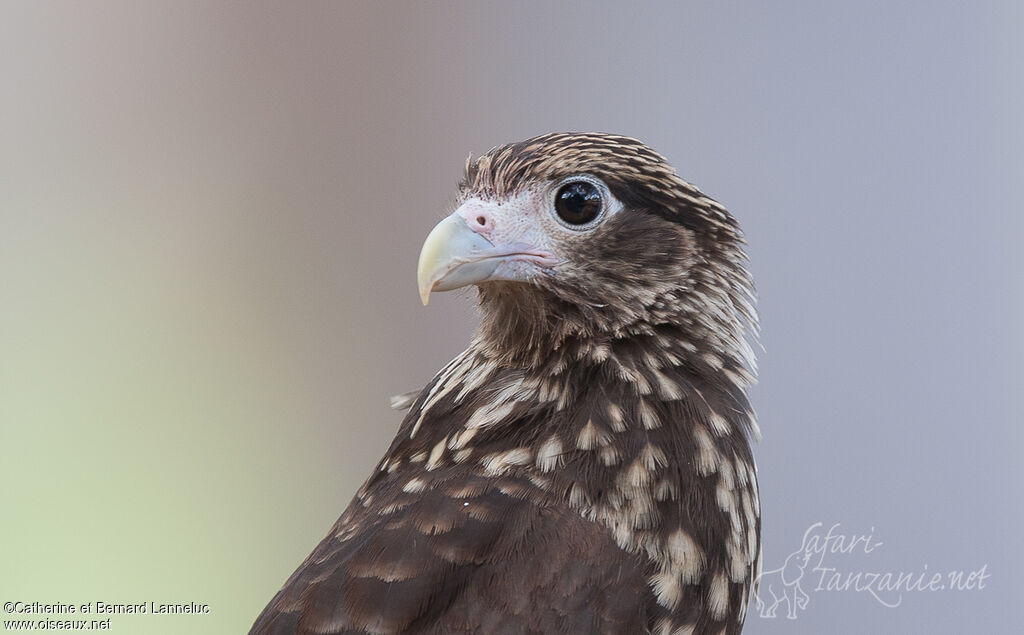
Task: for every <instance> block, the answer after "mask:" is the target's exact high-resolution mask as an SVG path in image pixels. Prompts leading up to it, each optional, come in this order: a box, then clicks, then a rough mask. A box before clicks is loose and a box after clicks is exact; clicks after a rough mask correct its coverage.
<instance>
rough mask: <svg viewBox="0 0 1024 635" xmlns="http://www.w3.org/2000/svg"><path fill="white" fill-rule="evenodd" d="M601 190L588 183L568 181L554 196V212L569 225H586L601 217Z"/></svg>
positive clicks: (602, 203) (602, 202)
mask: <svg viewBox="0 0 1024 635" xmlns="http://www.w3.org/2000/svg"><path fill="white" fill-rule="evenodd" d="M603 205H604V201H602V200H601V190H599V189H598V188H597V186H596V185H594V184H593V183H591V182H589V181H570V182H569V183H566V184H565V185H563V186H562V187H560V188H558V193H557V194H555V212H557V213H558V217H559V218H561V219H562V220H563V221H565V222H566V223H568V224H569V225H586V224H587V223H589V222H591V221H592V220H594V219H595V218H597V217H598V216H600V215H601V207H602V206H603Z"/></svg>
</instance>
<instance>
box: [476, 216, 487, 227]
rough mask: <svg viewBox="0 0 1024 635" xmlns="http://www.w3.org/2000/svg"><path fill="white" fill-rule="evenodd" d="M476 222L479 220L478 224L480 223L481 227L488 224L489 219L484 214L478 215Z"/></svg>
mask: <svg viewBox="0 0 1024 635" xmlns="http://www.w3.org/2000/svg"><path fill="white" fill-rule="evenodd" d="M476 222H477V224H478V225H480V226H481V227H484V226H485V225H487V219H486V218H484V217H483V216H477V217H476Z"/></svg>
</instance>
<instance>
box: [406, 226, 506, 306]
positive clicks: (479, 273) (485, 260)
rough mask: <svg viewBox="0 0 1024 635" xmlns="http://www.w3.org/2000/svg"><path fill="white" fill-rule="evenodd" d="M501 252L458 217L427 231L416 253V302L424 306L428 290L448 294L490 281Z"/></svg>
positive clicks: (498, 262) (427, 297) (502, 254)
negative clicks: (417, 286) (417, 285)
mask: <svg viewBox="0 0 1024 635" xmlns="http://www.w3.org/2000/svg"><path fill="white" fill-rule="evenodd" d="M504 255H505V254H504V253H501V252H499V251H498V250H497V249H495V247H494V245H493V244H492V243H491V241H489V240H487V239H486V238H484V237H483V236H482V235H480V234H478V233H477V232H475V231H473V230H472V229H470V228H469V225H467V224H466V221H465V220H463V219H462V217H461V216H459V215H458V214H452V215H451V216H449V217H448V218H446V219H444V220H443V221H441V222H440V223H438V224H437V225H436V226H435V227H434V229H432V230H430V233H429V234H428V235H427V239H426V240H425V241H424V242H423V249H421V250H420V262H419V266H418V268H417V271H416V280H417V282H418V283H419V288H420V299H421V300H423V304H424V305H425V304H426V303H427V301H428V300H429V299H430V293H431V292H432V291H450V290H452V289H458V288H459V287H464V286H466V285H470V284H476V283H478V282H484V281H486V280H488V279H490V277H491V275H492V274H493V273H494V270H495V269H497V268H498V265H499V264H500V263H501V260H502V256H504Z"/></svg>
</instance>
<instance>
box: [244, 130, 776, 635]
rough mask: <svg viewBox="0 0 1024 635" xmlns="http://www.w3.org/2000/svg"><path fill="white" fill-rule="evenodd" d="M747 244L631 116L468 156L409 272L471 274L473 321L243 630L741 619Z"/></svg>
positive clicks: (499, 629)
mask: <svg viewBox="0 0 1024 635" xmlns="http://www.w3.org/2000/svg"><path fill="white" fill-rule="evenodd" d="M435 234H436V236H437V237H435ZM439 245H440V246H439ZM742 247H743V240H742V235H741V233H740V230H739V227H738V225H737V223H736V221H735V220H734V219H733V217H732V216H731V215H730V214H729V213H728V212H727V211H726V210H725V209H724V208H723V207H722V206H721V205H719V204H718V203H716V202H715V201H713V200H711V199H710V198H708V197H706V196H705V195H704V194H702V193H701V192H700V191H699V190H697V189H696V188H695V187H694V186H692V185H690V184H689V183H686V182H685V181H683V180H682V179H680V178H679V177H678V176H677V175H676V174H675V171H674V170H673V169H672V168H671V167H670V166H669V165H668V164H667V163H666V161H665V159H664V158H662V157H661V156H660V155H658V154H657V153H655V152H654V151H652V150H651V149H650V148H648V147H647V146H645V145H643V144H642V143H640V142H638V141H636V140H634V139H630V138H627V137H621V136H615V135H607V134H570V133H565V134H550V135H545V136H541V137H537V138H534V139H530V140H527V141H524V142H521V143H515V144H510V145H506V146H502V147H499V148H495V149H493V150H491V151H490V152H489V153H487V154H486V155H484V156H482V157H480V158H479V159H476V160H472V159H471V160H470V161H469V162H468V163H467V167H466V174H465V178H464V179H463V182H462V184H461V186H460V196H459V209H458V210H457V211H456V213H455V214H453V215H452V217H449V219H446V221H445V222H443V223H442V224H439V226H438V228H436V229H435V231H434V232H432V233H431V237H429V238H428V240H427V244H426V245H425V246H424V254H423V255H422V256H421V262H420V285H421V290H422V292H423V293H424V298H426V295H427V294H429V292H430V291H431V290H445V289H449V288H455V287H458V286H464V285H465V284H476V285H477V286H478V288H479V300H480V312H481V316H482V320H481V325H480V328H479V330H478V331H477V333H476V335H475V336H474V338H473V340H472V342H471V344H470V346H469V348H467V350H466V351H465V352H463V353H462V354H461V355H459V356H458V357H457V358H456V359H454V360H453V361H452V362H450V363H449V364H448V365H447V366H445V367H444V368H443V369H442V370H441V371H440V372H439V373H438V374H437V375H436V376H435V377H434V378H433V379H432V380H431V381H430V382H429V383H428V384H427V386H426V387H425V388H424V389H423V391H422V392H420V394H419V396H418V397H417V398H416V399H415V401H414V402H412V404H411V408H410V410H409V413H408V414H407V416H406V417H405V419H404V421H403V422H402V425H401V427H400V429H399V431H398V434H397V436H396V437H395V440H394V442H393V443H392V445H391V448H390V449H389V450H388V452H387V454H386V455H385V456H384V458H383V459H382V460H381V462H380V464H379V465H378V467H377V469H376V470H375V471H374V473H373V475H372V476H371V477H370V478H369V479H368V480H367V482H366V483H365V484H364V485H363V486H362V487H361V488H360V490H359V492H358V494H357V495H356V498H355V500H353V502H352V503H351V504H350V505H349V507H348V509H346V510H345V512H344V513H343V514H342V516H341V518H340V519H339V520H338V522H337V523H336V524H335V526H334V528H333V529H332V530H331V532H330V533H329V534H328V536H327V537H326V538H325V539H324V540H323V542H321V543H320V545H319V546H318V547H317V548H316V549H315V550H314V551H313V553H312V554H311V555H310V556H309V557H308V558H307V559H306V561H305V562H304V563H303V564H302V565H300V566H299V568H298V570H297V571H296V572H295V573H294V574H293V575H292V577H291V578H290V579H289V580H288V581H287V582H286V583H285V585H284V587H283V588H282V589H281V591H280V592H279V593H278V594H277V596H276V597H274V599H273V600H272V601H271V602H270V604H269V605H268V606H267V608H266V609H265V610H264V611H263V613H262V614H261V615H260V617H259V618H258V619H257V620H256V623H255V624H254V626H253V628H252V631H251V633H260V634H263V633H279V634H283V633H310V634H311V633H398V632H423V633H526V632H531V633H568V632H572V633H598V632H600V633H648V632H649V633H665V634H669V633H738V632H740V630H741V629H742V625H743V620H744V617H745V614H746V606H747V600H748V597H749V594H750V591H751V587H752V585H753V583H754V580H755V579H756V575H757V573H756V572H757V569H758V566H759V554H760V509H759V502H758V493H757V484H756V468H755V467H754V461H753V458H752V456H751V451H750V445H749V437H750V436H756V434H757V430H756V423H755V421H754V416H753V411H752V410H751V408H750V406H749V403H748V401H747V397H746V388H747V387H748V386H749V385H750V384H751V383H752V382H753V380H754V376H753V375H754V356H753V353H752V350H751V346H750V343H749V340H750V339H752V338H753V337H754V336H756V313H755V311H754V308H753V290H752V284H751V280H750V277H749V274H748V272H747V270H746V267H745V265H746V257H745V255H744V253H743V249H742ZM439 254H440V255H439ZM467 263H468V264H467Z"/></svg>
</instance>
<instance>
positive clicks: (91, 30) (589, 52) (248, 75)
mask: <svg viewBox="0 0 1024 635" xmlns="http://www.w3.org/2000/svg"><path fill="white" fill-rule="evenodd" d="M1021 33H1024V5H1022V4H1021V3H1018V2H1004V3H960V4H959V5H957V4H954V3H902V4H901V5H900V6H896V5H895V4H894V3H885V2H871V3H865V2H861V3H849V4H848V5H846V6H839V5H837V4H831V3H830V4H823V3H819V2H804V3H797V2H782V3H749V4H739V3H703V2H702V3H694V2H687V3H664V4H639V5H634V6H630V7H626V6H616V5H611V4H602V3H596V4H590V3H588V4H583V3H578V4H577V3H561V4H547V3H516V4H514V5H511V4H501V5H497V4H495V5H490V6H484V5H480V4H477V3H469V2H465V3H429V4H427V3H424V4H412V3H410V4H399V3H381V4H377V3H311V4H309V3H302V4H297V5H291V4H287V3H278V4H274V3H270V4H256V5H251V4H250V5H249V6H245V7H242V6H234V5H228V4H227V3H191V4H190V3H157V4H154V3H144V4H139V3H134V2H131V3H129V2H100V3H89V4H83V3H71V2H68V3H28V2H25V3H21V2H4V3H3V4H2V5H0V47H2V50H0V80H2V81H0V307H2V309H0V445H2V447H3V456H4V459H3V460H2V461H0V496H2V505H3V510H4V522H3V524H2V528H0V532H2V539H0V570H2V571H3V572H4V573H3V575H2V576H0V578H2V581H0V595H2V597H0V600H5V601H6V600H23V601H34V600H39V601H49V602H56V601H62V602H68V601H82V602H85V601H93V600H105V601H108V602H140V601H150V600H153V601H158V602H159V601H176V602H185V601H196V602H205V603H209V604H211V606H212V611H211V614H210V615H207V616H196V617H181V616H178V617H169V618H158V617H155V616H149V617H148V618H131V617H123V616H122V617H117V618H114V623H113V627H114V628H113V630H114V631H115V632H116V631H118V630H120V631H121V632H138V633H165V632H166V633H175V632H196V633H204V632H209V633H226V632H242V631H244V630H245V629H246V628H247V627H248V625H249V623H250V622H251V620H252V619H253V618H254V617H255V615H256V614H257V613H258V612H259V610H260V609H261V608H262V607H263V605H264V604H265V602H266V601H267V600H268V599H269V598H270V597H271V596H272V595H273V593H274V592H275V591H276V590H277V588H278V587H279V586H280V585H281V583H283V581H284V580H285V579H286V578H287V576H288V575H289V574H290V573H291V571H292V570H293V568H294V567H295V566H296V565H297V564H298V563H299V562H300V561H301V560H302V559H303V558H304V557H305V556H306V554H307V553H308V552H309V550H310V549H312V547H313V546H314V545H315V543H316V542H317V541H318V540H319V539H320V538H321V537H322V536H323V535H324V534H325V533H326V532H327V530H328V528H329V526H330V525H331V523H333V521H334V520H335V518H336V517H337V515H338V514H339V513H340V512H341V510H342V508H343V507H344V505H345V504H346V503H347V501H348V499H349V498H350V497H351V495H352V494H353V492H354V490H355V488H356V487H357V486H358V484H359V483H360V482H361V481H362V479H363V478H364V477H365V476H366V475H367V474H368V472H369V470H370V469H371V468H372V466H373V464H374V462H375V461H376V459H377V457H378V456H379V455H380V454H381V453H382V452H383V451H384V449H385V447H386V445H387V443H388V441H389V440H390V438H391V436H392V435H393V433H394V430H395V428H396V426H397V424H398V421H399V418H400V415H399V414H398V413H394V412H392V411H390V410H388V409H387V408H386V400H387V397H388V396H389V395H391V394H394V393H398V392H404V391H407V390H411V389H413V388H417V387H419V386H421V385H422V384H423V383H424V382H425V381H426V380H427V379H428V378H429V377H430V376H431V374H432V373H433V372H434V371H435V370H436V369H438V368H439V367H440V366H441V365H442V364H443V363H444V362H446V361H447V360H448V359H450V358H451V357H452V356H454V355H455V354H456V353H457V352H458V351H459V350H461V348H462V347H463V346H464V345H465V343H466V342H467V340H468V338H469V335H470V333H471V330H472V328H473V324H474V317H473V313H472V298H471V294H468V293H462V294H447V295H442V296H436V298H435V299H434V301H433V302H431V305H430V307H429V308H423V307H421V306H420V305H419V301H418V298H417V294H416V289H415V281H414V268H415V263H416V257H417V254H418V250H419V246H420V243H421V241H422V239H423V238H424V237H425V235H426V233H427V231H428V230H429V228H430V227H431V226H432V225H433V223H435V222H436V221H437V220H438V219H440V218H441V217H442V216H443V215H444V214H445V213H446V211H447V210H448V208H449V205H450V200H451V196H452V193H453V189H454V185H455V183H456V181H457V179H458V177H459V174H460V170H461V168H462V164H463V161H464V159H465V157H466V155H467V154H468V153H469V152H470V151H473V152H475V153H480V152H483V151H486V150H487V149H488V148H490V147H491V146H493V145H496V144H499V143H504V142H508V141H514V140H519V139H522V138H526V137H529V136H533V135H535V134H539V133H542V132H548V131H553V130H602V131H612V132H618V133H624V134H629V135H632V136H636V137H638V138H640V139H642V140H644V141H646V142H648V143H649V144H650V145H652V146H653V147H655V148H656V149H658V150H659V151H660V152H662V153H663V154H665V155H666V156H667V157H669V159H670V160H671V161H672V162H673V164H674V165H675V166H676V167H677V168H678V170H679V172H680V173H681V174H682V175H683V176H684V177H685V178H687V179H688V180H690V181H692V182H694V183H696V184H698V185H699V186H700V187H701V188H702V189H704V190H705V191H706V192H707V193H709V194H711V195H712V196H714V197H716V198H717V199H719V200H720V201H722V202H723V203H724V204H726V206H727V207H729V208H730V209H731V210H732V211H733V213H734V214H735V215H736V216H737V217H738V218H739V219H740V220H741V222H742V223H743V226H744V228H745V230H746V233H747V236H748V239H749V243H750V255H751V257H752V269H753V272H754V275H755V279H756V282H757V286H758V290H759V295H760V310H761V315H762V322H763V337H762V340H763V345H764V349H765V352H764V353H763V354H762V356H761V377H762V379H761V383H760V384H759V386H757V387H756V389H755V390H754V393H753V400H754V403H755V406H756V407H757V410H758V412H759V415H760V422H761V427H762V430H763V432H764V441H763V442H762V443H761V444H760V445H759V446H758V447H757V448H756V455H757V459H758V463H759V466H760V478H761V484H762V488H761V492H762V501H763V510H764V545H765V563H766V566H767V567H768V568H771V567H775V566H781V565H782V563H783V561H784V559H785V557H786V556H787V555H788V554H789V553H791V552H793V551H795V550H797V549H798V548H799V547H800V541H801V537H802V536H803V534H804V531H805V529H807V528H808V527H809V526H810V525H812V524H813V523H815V522H823V523H825V525H826V527H827V526H828V525H831V524H833V523H841V528H840V529H839V532H840V533H843V534H846V535H853V534H864V533H869V532H873V535H874V540H875V541H876V542H877V541H880V542H882V543H883V545H882V546H881V547H878V548H877V549H876V550H874V551H872V552H871V553H870V554H864V553H860V554H859V555H858V554H849V555H848V554H838V555H830V556H829V557H828V560H827V563H828V566H833V567H836V568H838V569H840V570H843V571H848V572H856V571H864V572H877V573H884V572H893V573H899V572H916V571H923V570H925V568H926V567H927V571H928V572H949V571H953V570H975V569H978V568H980V567H982V566H983V565H987V572H988V573H989V574H990V577H988V578H987V579H986V581H985V582H986V583H985V588H984V589H975V590H973V591H957V592H954V591H950V590H945V591H941V592H940V591H936V592H925V591H914V592H906V593H903V594H902V602H901V604H900V605H899V606H898V607H896V608H887V607H885V606H882V605H881V604H880V603H879V602H878V601H876V600H875V599H874V598H872V597H870V596H869V594H867V593H863V592H860V593H858V592H855V591H846V592H826V591H819V592H816V591H813V587H814V584H816V578H814V579H813V580H811V576H810V575H808V577H807V578H806V579H807V580H809V582H807V583H805V585H804V589H805V591H809V592H810V601H809V604H808V606H807V608H806V610H804V611H801V612H800V614H799V617H798V619H797V620H795V621H789V620H786V619H785V618H783V617H781V616H780V617H779V618H776V619H774V620H770V619H762V618H759V617H758V616H757V615H756V614H755V615H752V616H751V617H750V619H749V620H748V625H749V626H748V630H749V632H753V633H782V632H806V633H826V632H828V633H864V632H878V633H965V632H1007V633H1009V632H1016V631H1017V630H1019V629H1018V628H1016V625H1017V624H1019V622H1020V619H1019V616H1018V615H1017V613H1018V610H1017V609H1018V605H1019V598H1020V595H1021V591H1022V590H1024V587H1022V584H1021V581H1020V577H1019V571H1020V570H1021V568H1022V565H1024V547H1022V542H1021V526H1022V521H1024V514H1022V512H1021V509H1020V506H1019V502H1020V499H1021V478H1020V475H1019V464H1020V462H1021V459H1022V455H1024V452H1022V450H1024V432H1022V431H1021V423H1022V419H1024V416H1022V415H1024V406H1022V404H1021V400H1020V395H1021V388H1022V387H1024V381H1022V380H1024V371H1022V369H1021V366H1020V360H1021V357H1022V354H1024V336H1022V335H1021V329H1020V326H1021V324H1022V323H1024V283H1022V275H1021V274H1022V272H1024V267H1022V257H1021V255H1020V251H1019V244H1020V242H1021V238H1022V237H1024V220H1022V217H1021V210H1022V209H1024V186H1022V183H1024V180H1022V177H1024V174H1022V172H1024V170H1022V166H1024V138H1022V137H1024V127H1022V126H1021V113H1022V112H1024V81H1022V80H1024V45H1022V44H1021V41H1022V39H1021ZM7 617H8V616H7V615H5V616H4V618H5V619H6V618H7Z"/></svg>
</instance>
